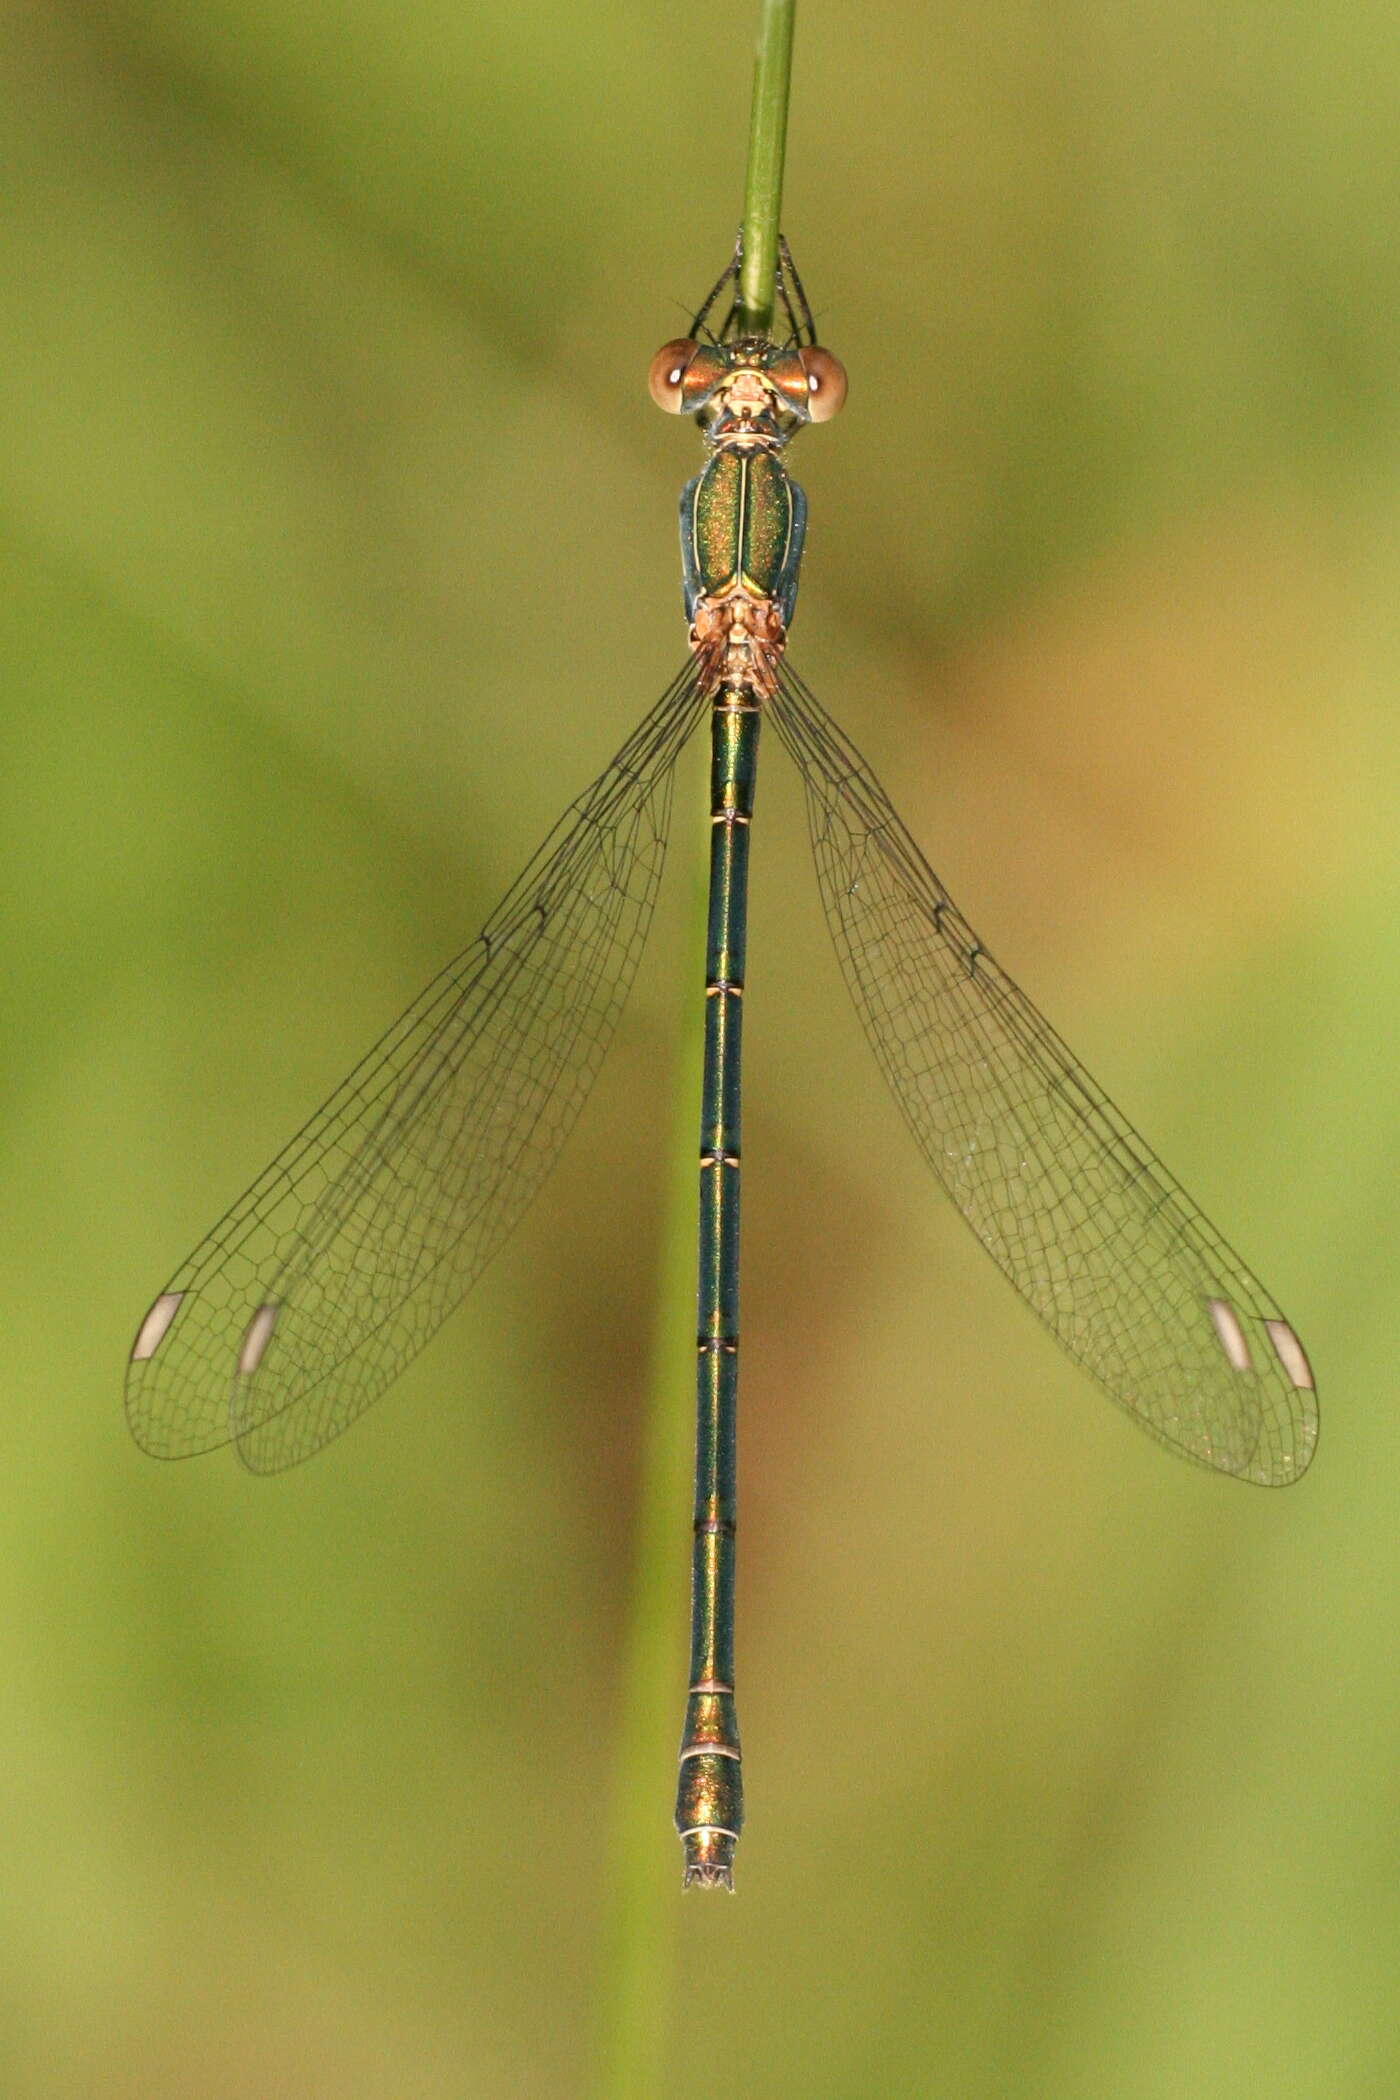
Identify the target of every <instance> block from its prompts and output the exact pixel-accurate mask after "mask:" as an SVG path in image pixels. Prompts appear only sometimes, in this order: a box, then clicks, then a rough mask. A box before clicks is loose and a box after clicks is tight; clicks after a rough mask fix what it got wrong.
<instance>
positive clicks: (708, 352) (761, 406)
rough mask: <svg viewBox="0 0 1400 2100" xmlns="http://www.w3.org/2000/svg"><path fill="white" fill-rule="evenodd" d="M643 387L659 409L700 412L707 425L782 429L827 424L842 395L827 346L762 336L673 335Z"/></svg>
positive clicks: (842, 381)
mask: <svg viewBox="0 0 1400 2100" xmlns="http://www.w3.org/2000/svg"><path fill="white" fill-rule="evenodd" d="M648 385H649V387H650V389H651V398H652V400H653V401H654V402H655V403H656V405H657V407H658V408H664V409H667V410H668V411H669V412H670V413H671V414H672V415H677V416H683V415H699V416H702V417H703V418H704V421H705V425H706V428H707V429H709V430H714V429H715V428H716V427H717V426H718V427H719V428H720V429H722V430H725V429H732V428H738V427H741V426H742V425H744V424H745V423H750V424H754V425H756V426H757V425H761V424H768V425H769V426H774V427H777V428H778V429H780V430H781V431H783V432H784V433H786V432H789V431H791V430H793V429H795V428H796V427H797V425H798V424H799V423H828V422H830V420H831V418H832V417H833V416H834V415H835V414H836V412H837V410H838V409H839V408H840V406H841V404H842V402H843V401H844V400H845V398H846V373H845V369H844V367H843V366H842V364H841V361H840V359H839V358H836V357H833V356H832V354H831V352H830V351H829V350H823V349H820V348H818V347H817V346H816V345H815V344H813V345H811V346H810V347H809V346H806V345H801V346H799V345H794V344H778V343H771V342H769V341H768V339H767V337H765V336H744V337H740V338H739V340H738V341H736V342H730V343H701V342H697V341H696V340H695V338H694V337H693V336H678V337H677V338H676V339H675V341H674V342H670V343H663V344H662V346H661V348H660V349H659V350H658V351H657V353H656V355H655V357H654V358H653V359H652V361H651V371H650V374H649V375H648Z"/></svg>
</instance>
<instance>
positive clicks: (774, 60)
mask: <svg viewBox="0 0 1400 2100" xmlns="http://www.w3.org/2000/svg"><path fill="white" fill-rule="evenodd" d="M796 14H797V0H763V15H762V19H761V21H760V24H759V31H758V56H757V59H756V61H755V64H754V73H753V114H752V116H751V118H750V120H749V165H748V174H747V177H746V179H745V183H744V261H743V267H742V269H741V270H740V273H739V308H740V312H741V315H742V317H743V330H744V333H745V334H746V335H770V334H771V333H772V328H773V285H774V279H775V276H776V274H777V268H778V232H779V226H780V222H781V215H782V207H783V157H784V154H785V153H786V150H787V115H788V84H789V82H790V81H791V79H792V32H793V23H794V19H795V17H796Z"/></svg>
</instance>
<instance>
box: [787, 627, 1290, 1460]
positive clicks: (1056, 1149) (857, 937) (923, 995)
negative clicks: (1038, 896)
mask: <svg viewBox="0 0 1400 2100" xmlns="http://www.w3.org/2000/svg"><path fill="white" fill-rule="evenodd" d="M769 711H770V713H771V716H772V719H773V721H774V724H775V726H776V728H777V730H778V734H779V736H780V737H781V739H782V741H783V743H784V745H785V746H786V747H787V749H788V751H789V752H790V753H791V755H792V757H793V758H794V760H795V761H796V763H797V766H798V768H799V770H800V772H801V774H802V778H803V782H804V784H805V788H806V796H807V813H808V821H809V826H810V830H811V837H812V847H813V852H814V855H815V859H816V866H817V879H818V883H819V885H820V888H821V895H822V902H823V905H824V907H825V910H826V916H827V920H828V923H829V925H830V927H831V933H832V938H833V940H834V941H835V944H836V951H837V954H838V956H839V957H840V960H841V964H842V967H843V970H844V972H845V975H846V980H847V983H848V984H849V986H850V990H851V993H852V996H853V997H854V1000H855V1003H856V1007H857V1009H858V1011H859V1013H860V1017H861V1019H862V1021H863V1022H864V1024H865V1029H866V1033H867V1035H868V1036H869V1038H870V1042H871V1045H872V1047H873V1049H874V1051H875V1055H876V1057H877V1058H878V1060H879V1062H880V1065H881V1067H882V1069H883V1071H884V1074H885V1077H886V1078H887V1080H888V1081H889V1083H890V1086H891V1088H892V1090H893V1092H894V1095H895V1099H896V1100H897V1101H898V1103H899V1106H900V1108H901V1110H902V1111H903V1114H904V1117H905V1120H906V1121H907V1122H908V1124H909V1127H910V1129H911V1130H912V1131H913V1133H914V1136H915V1138H916V1140H917V1141H918V1144H919V1147H920V1149H921V1151H922V1152H923V1154H924V1157H925V1158H926V1159H927V1160H928V1162H929V1165H930V1166H931V1167H932V1168H933V1170H934V1172H935V1173H936V1174H937V1175H938V1177H939V1179H940V1180H941V1181H942V1183H943V1185H944V1187H945V1188H946V1189H947V1191H948V1193H949V1194H950V1196H951V1197H952V1199H953V1201H954V1202H955V1203H956V1204H957V1206H958V1209H959V1210H960V1211H961V1212H962V1214H963V1216H964V1217H965V1218H966V1219H967V1221H968V1223H969V1224H970V1225H971V1227H972V1229H973V1231H974V1232H975V1233H976V1234H977V1237H978V1239H979V1240H981V1242H982V1244H983V1246H984V1247H985V1248H986V1249H987V1251H988V1253H989V1254H990V1255H991V1256H992V1258H993V1260H994V1261H995V1262H996V1263H997V1265H998V1266H999V1267H1000V1268H1001V1269H1002V1270H1003V1271H1004V1272H1005V1274H1006V1275H1007V1276H1009V1277H1010V1279H1011V1281H1012V1282H1013V1283H1014V1284H1015V1286H1016V1288H1017V1290H1018V1291H1020V1293H1021V1295H1022V1296H1023V1297H1024V1298H1025V1299H1026V1301H1027V1302H1028V1304H1029V1305H1030V1306H1031V1307H1032V1309H1033V1310H1034V1311H1035V1312H1036V1313H1037V1314H1038V1315H1039V1316H1040V1318H1041V1319H1042V1320H1043V1321H1044V1322H1045V1324H1046V1326H1047V1327H1048V1328H1049V1329H1050V1330H1051V1332H1052V1333H1053V1334H1054V1335H1055V1336H1056V1337H1057V1339H1058V1340H1059V1341H1060V1343H1061V1344H1062V1345H1063V1347H1064V1348H1065V1349H1066V1350H1067V1351H1068V1353H1069V1354H1070V1356H1072V1357H1073V1358H1074V1360H1075V1361H1076V1363H1079V1364H1081V1365H1082V1366H1083V1367H1084V1369H1085V1370H1087V1371H1089V1372H1090V1373H1092V1375H1093V1376H1094V1377H1095V1378H1096V1379H1097V1380H1098V1381H1099V1383H1100V1384H1101V1385H1102V1386H1103V1387H1104V1389H1105V1391H1106V1392H1107V1393H1108V1394H1109V1396H1110V1397H1111V1398H1112V1399H1114V1400H1116V1401H1117V1402H1118V1404H1119V1406H1120V1407H1123V1408H1125V1409H1126V1410H1127V1412H1128V1413H1129V1414H1130V1415H1132V1416H1133V1417H1134V1419H1135V1420H1136V1421H1138V1422H1140V1423H1141V1424H1142V1426H1143V1428H1145V1429H1146V1430H1147V1431H1148V1432H1149V1433H1150V1434H1151V1435H1153V1436H1155V1437H1157V1438H1159V1439H1160V1440H1161V1441H1162V1442H1163V1443H1164V1444H1168V1445H1170V1446H1171V1447H1172V1448H1173V1449H1174V1450H1176V1451H1180V1452H1182V1453H1184V1454H1185V1455H1186V1456H1187V1457H1189V1458H1193V1459H1196V1460H1198V1461H1199V1462H1200V1463H1201V1464H1203V1465H1207V1466H1212V1467H1215V1468H1216V1469H1217V1470H1218V1471H1220V1472H1223V1473H1232V1474H1235V1475H1238V1476H1239V1477H1240V1478H1241V1479H1245V1480H1253V1481H1258V1482H1260V1483H1262V1484H1263V1485H1266V1486H1271V1487H1278V1486H1283V1485H1284V1484H1286V1483H1287V1482H1289V1481H1291V1480H1295V1479H1297V1478H1298V1476H1299V1475H1300V1474H1301V1473H1302V1472H1303V1471H1304V1470H1305V1468H1306V1467H1307V1465H1308V1462H1309V1460H1310V1458H1311V1457H1312V1452H1313V1446H1314V1443H1315V1441H1316V1436H1317V1405H1316V1398H1315V1394H1314V1392H1313V1384H1312V1373H1311V1371H1310V1369H1309V1366H1308V1361H1307V1357H1306V1356H1305V1354H1304V1352H1303V1349H1302V1345H1301V1343H1300V1342H1299V1341H1298V1339H1297V1336H1296V1335H1295V1334H1294V1333H1293V1330H1292V1329H1291V1327H1289V1325H1288V1323H1287V1322H1286V1321H1285V1319H1284V1318H1283V1315H1282V1314H1281V1313H1280V1311H1279V1310H1278V1308H1277V1306H1276V1305H1275V1304H1274V1302H1273V1300H1272V1299H1271V1298H1270V1296H1269V1294H1268V1292H1267V1291H1266V1290H1265V1289H1264V1288H1263V1286H1262V1284H1260V1283H1259V1282H1258V1280H1257V1279H1256V1278H1255V1277H1254V1276H1253V1275H1252V1274H1251V1272H1250V1271H1249V1270H1248V1269H1247V1268H1246V1267H1245V1265H1244V1263H1243V1262H1242V1261H1241V1260H1240V1258H1239V1256H1238V1255H1237V1254H1236V1253H1235V1252H1234V1250H1233V1249H1232V1248H1231V1247H1230V1246H1229V1245H1228V1244H1227V1243H1226V1241H1225V1240H1224V1239H1222V1238H1221V1236H1220V1234H1219V1233H1218V1232H1217V1231H1216V1230H1215V1228H1214V1226H1212V1225H1211V1224H1210V1222H1209V1221H1208V1220H1207V1219H1206V1218H1204V1217H1203V1216H1202V1215H1201V1213H1200V1211H1199V1210H1198V1209H1197V1208H1196V1206H1195V1204H1194V1203H1193V1202H1192V1201H1191V1199H1190V1197H1189V1196H1187V1195H1186V1193H1185V1192H1184V1190H1182V1189H1181V1188H1180V1187H1179V1186H1178V1185H1177V1183H1176V1182H1175V1181H1173V1179H1172V1178H1171V1176H1170V1175H1169V1174H1168V1173H1167V1171H1166V1169H1165V1168H1164V1167H1163V1166H1162V1165H1161V1163H1160V1162H1159V1161H1158V1160H1157V1159H1156V1158H1155V1156H1154V1155H1153V1153H1152V1152H1151V1151H1150V1150H1149V1148H1148V1147H1147V1145H1146V1144H1144V1142H1143V1140H1142V1139H1141V1138H1140V1137H1139V1136H1138V1134H1137V1132H1136V1131H1135V1130H1134V1129H1133V1128H1132V1126H1131V1124H1129V1123H1128V1122H1127V1121H1126V1119H1125V1118H1124V1117H1123V1116H1122V1115H1121V1114H1120V1113H1119V1111H1118V1110H1117V1109H1116V1108H1115V1107H1114V1106H1113V1104H1112V1102H1111V1101H1109V1099H1108V1098H1107V1096H1106V1095H1105V1094H1104V1093H1103V1091H1102V1090H1101V1088H1100V1087H1098V1086H1097V1085H1096V1084H1095V1082H1094V1080H1093V1079H1091V1078H1090V1076H1089V1074H1088V1073H1087V1072H1086V1071H1085V1070H1084V1068H1083V1066H1082V1065H1081V1064H1079V1063H1078V1061H1077V1060H1076V1059H1075V1058H1074V1057H1073V1056H1072V1054H1071V1053H1070V1051H1069V1050H1068V1049H1067V1048H1066V1046H1065V1045H1064V1043H1062V1042H1061V1041H1060V1038H1059V1037H1058V1036H1057V1035H1056V1034H1055V1032H1054V1030H1053V1029H1052V1028H1051V1027H1050V1026H1049V1025H1048V1023H1047V1022H1046V1021H1044V1020H1043V1019H1042V1018H1041V1016H1040V1015H1039V1014H1038V1013H1037V1012H1036V1010H1035V1008H1034V1007H1033V1006H1032V1005H1031V1003H1030V1001H1029V1000H1028V999H1027V998H1026V997H1025V996H1024V994H1023V993H1022V992H1020V991H1018V990H1017V988H1016V986H1015V985H1014V984H1013V983H1012V982H1011V980H1010V978H1009V977H1008V976H1007V975H1006V973H1005V971H1004V970H1002V969H1000V968H999V967H998V965H997V964H996V963H995V962H994V961H993V960H992V958H991V956H989V955H988V954H987V952H986V950H985V949H984V948H983V946H982V944H981V942H980V941H979V940H978V939H977V936H976V935H975V934H974V933H973V931H972V929H971V928H970V927H969V925H968V924H967V921H966V920H965V919H964V918H963V917H962V915H961V913H960V912H958V910H957V909H956V907H955V906H954V905H953V904H952V902H951V901H950V899H949V897H948V893H947V891H946V890H945V889H944V887H943V885H942V884H941V883H940V882H939V880H938V878H937V877H936V876H935V875H934V873H933V872H932V870H931V869H930V867H929V865H928V863H927V862H926V861H925V859H924V857H923V855H922V854H921V853H920V851H919V849H918V847H917V846H916V845H915V844H914V841H913V840H912V838H911V837H910V835H909V833H908V832H907V831H906V830H905V828H904V826H903V824H902V823H901V822H900V820H899V818H898V817H897V816H896V814H895V812H894V810H893V808H892V807H891V805H890V803H889V801H888V799H887V798H886V796H885V793H884V791H883V789H882V788H881V787H880V785H879V782H878V781H877V780H876V779H875V776H874V775H873V773H871V771H870V769H869V767H868V766H867V765H866V764H865V762H864V760H863V759H862V758H861V756H860V754H859V752H858V751H857V750H856V749H855V747H854V745H852V744H851V743H850V741H849V739H848V738H847V737H846V736H845V735H844V734H843V733H842V731H841V730H840V729H838V728H837V727H836V725H835V723H833V722H832V721H831V719H830V717H829V716H828V715H827V714H826V713H825V712H824V711H823V709H822V708H821V706H820V705H819V704H818V702H817V700H816V699H815V697H814V696H813V695H812V693H811V692H810V691H809V690H808V689H807V687H806V686H805V685H804V684H803V683H802V681H801V680H800V679H799V678H797V677H796V676H795V675H794V673H793V672H792V671H791V670H790V669H789V668H788V667H787V666H786V665H785V666H784V668H783V670H782V672H781V675H780V679H779V692H778V695H777V698H776V699H775V700H774V701H773V702H772V703H771V706H770V710H769Z"/></svg>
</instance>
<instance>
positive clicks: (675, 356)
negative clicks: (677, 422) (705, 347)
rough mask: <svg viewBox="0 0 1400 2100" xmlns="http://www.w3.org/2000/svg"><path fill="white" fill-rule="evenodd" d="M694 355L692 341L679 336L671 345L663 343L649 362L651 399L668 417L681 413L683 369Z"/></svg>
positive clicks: (648, 383)
mask: <svg viewBox="0 0 1400 2100" xmlns="http://www.w3.org/2000/svg"><path fill="white" fill-rule="evenodd" d="M694 355H695V343H694V341H693V339H692V338H691V337H690V336H688V335H681V336H677V337H676V340H675V341H674V342H673V343H663V344H662V345H661V348H660V349H659V350H658V351H657V353H656V355H655V357H654V358H653V359H652V361H651V370H650V371H649V372H648V374H647V385H648V387H649V388H650V389H651V398H652V400H653V401H654V402H655V403H656V405H657V407H658V408H664V409H665V410H666V411H667V413H668V414H669V415H673V416H678V415H679V414H680V412H681V408H682V405H683V402H682V384H683V382H684V379H685V368H686V366H687V365H688V364H689V363H690V360H691V358H692V357H694Z"/></svg>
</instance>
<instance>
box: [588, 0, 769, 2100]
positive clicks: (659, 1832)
mask: <svg viewBox="0 0 1400 2100" xmlns="http://www.w3.org/2000/svg"><path fill="white" fill-rule="evenodd" d="M762 10H763V11H762V16H761V19H760V25H759V37H758V57H757V63H756V65H755V68H754V89H753V114H752V118H751V121H750V125H749V161H748V175H747V179H746V182H745V186H744V263H743V273H742V276H741V278H740V286H739V303H740V307H741V310H742V314H743V326H744V329H745V332H746V333H752V334H759V335H766V334H768V333H769V332H770V331H771V327H772V320H773V293H774V280H775V277H776V273H777V264H778V229H779V213H780V210H781V206H782V194H783V155H784V150H785V147H786V142H787V109H788V82H789V79H790V77H791V72H792V36H793V18H794V15H795V13H796V0H762ZM707 868H708V854H706V856H705V858H704V861H703V862H702V861H701V860H700V859H699V858H698V856H697V858H696V861H695V862H694V873H693V875H692V888H693V893H694V894H693V902H692V904H691V907H690V911H689V914H688V921H687V923H688V928H689V931H688V934H687V939H686V945H685V956H686V961H687V965H688V967H687V968H686V970H685V971H684V973H683V976H682V982H683V986H684V1003H683V1009H682V1012H681V1014H680V1016H679V1024H678V1028H677V1033H676V1041H677V1043H678V1045H679V1046H680V1047H679V1048H678V1051H677V1056H676V1069H675V1087H674V1093H673V1099H674V1103H675V1112H674V1116H673V1118H672V1120H673V1124H674V1128H673V1130H672V1132H671V1135H670V1157H671V1159H672V1160H673V1161H674V1167H673V1170H672V1173H671V1177H670V1183H669V1193H668V1198H667V1205H666V1222H665V1228H664V1231H663V1234H662V1243H661V1249H660V1255H659V1259H658V1265H657V1289H656V1297H655V1304H656V1318H655V1323H654V1326H653V1330H652V1339H651V1350H650V1366H649V1371H648V1377H647V1396H646V1410H645V1417H644V1425H643V1433H642V1434H643V1449H642V1456H641V1473H640V1480H639V1485H638V1499H637V1523H636V1533H635V1542H634V1547H633V1554H632V1570H631V1581H630V1584H629V1589H628V1609H627V1626H626V1632H625V1635H624V1646H623V1664H622V1687H621V1695H620V1702H619V1703H620V1710H619V1714H618V1720H617V1733H616V1741H617V1755H616V1760H615V1763H614V1768H613V1799H612V1827H611V1829H610V1831H609V1833H608V1838H609V1843H608V1847H607V1853H606V1857H607V1860H608V1863H609V1912H608V1919H607V1925H606V1928H605V1931H606V1940H605V1948H604V1954H603V1963H602V1970H601V1975H600V1989H599V1997H598V2002H597V2012H598V2021H597V2030H596V2044H595V2051H594V2085H593V2090H594V2093H595V2094H596V2096H597V2100H656V2095H657V2094H658V2093H661V2092H664V2091H665V2089H666V2078H665V2069H666V2049H667V2041H668V2024H669V2016H670V2007H671V1999H672V1993H673V1988H674V1978H675V1934H676V1926H677V1900H678V1897H679V1895H680V1888H679V1882H680V1874H679V1870H678V1867H677V1863H676V1859H675V1855H674V1851H673V1847H672V1844H671V1842H670V1841H669V1839H668V1833H667V1830H666V1817H665V1804H666V1801H667V1797H668V1792H669V1785H670V1781H671V1779H672V1776H673V1773H674V1761H675V1752H676V1746H677V1723H678V1719H679V1714H680V1699H681V1693H682V1687H683V1684H684V1671H683V1665H684V1657H685V1641H686V1635H687V1630H688V1621H687V1615H686V1614H687V1601H688V1600H687V1597H686V1592H685V1589H684V1575H683V1570H684V1569H685V1567H686V1552H685V1547H686V1542H687V1531H686V1518H687V1515H688V1511H689V1503H690V1493H689V1490H690V1480H691V1468H692V1464H693V1456H694V1454H693V1447H692V1438H693V1435H694V1427H695V1414H694V1408H693V1406H691V1405H689V1404H687V1400H688V1395H689V1394H690V1392H691V1390H692V1389H693V1386H694V1380H695V1273H696V1268H695V1265H696V1246H695V1235H696V1217H697V1206H698V1188H697V1178H696V1154H695V1138H696V1128H697V1122H698V1117H699V1109H700V1094H701V1083H702V1066H703V1055H704V1052H703V1037H702V1033H701V1030H700V1027H699V1025H698V1024H699V1020H700V1013H699V989H700V984H701V981H702V977H703V969H702V967H701V959H702V958H703V955H704V952H705V933H706V925H707V920H708V903H709V900H708V895H707V879H706V878H707Z"/></svg>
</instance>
